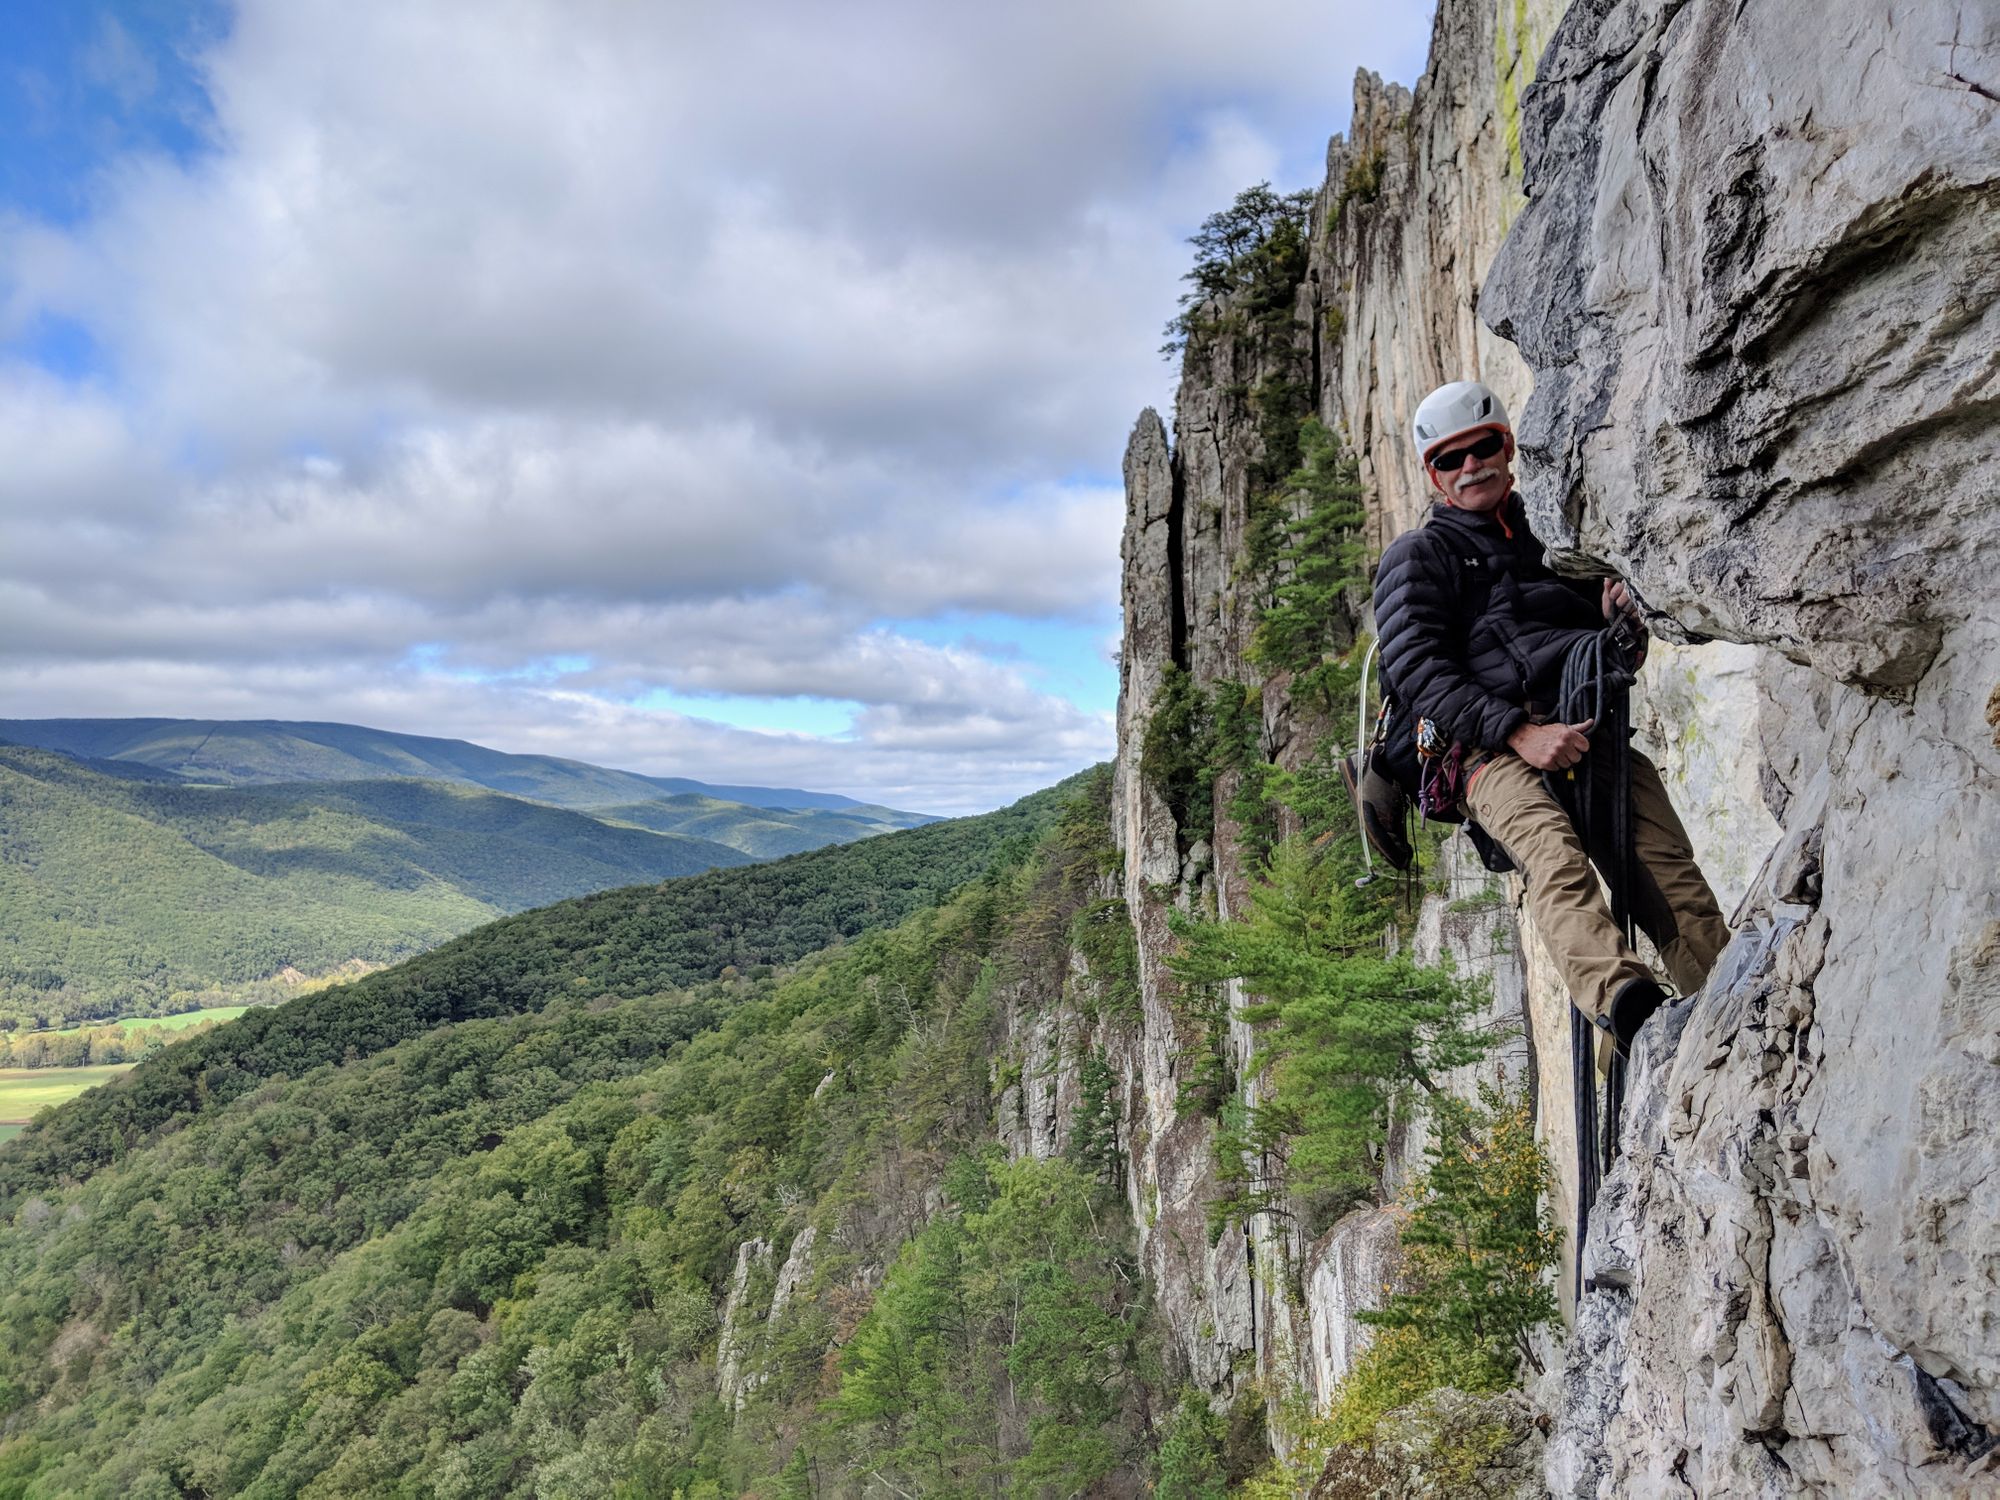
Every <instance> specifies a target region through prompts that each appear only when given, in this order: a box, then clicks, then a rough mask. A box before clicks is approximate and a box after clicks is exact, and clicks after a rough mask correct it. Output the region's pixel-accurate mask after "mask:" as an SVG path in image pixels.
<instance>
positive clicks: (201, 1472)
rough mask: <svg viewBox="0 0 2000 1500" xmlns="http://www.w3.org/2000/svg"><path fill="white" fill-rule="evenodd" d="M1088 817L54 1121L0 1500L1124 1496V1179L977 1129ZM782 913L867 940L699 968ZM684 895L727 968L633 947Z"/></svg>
mask: <svg viewBox="0 0 2000 1500" xmlns="http://www.w3.org/2000/svg"><path fill="white" fill-rule="evenodd" d="M1107 789H1108V777H1107V776H1106V775H1105V774H1104V773H1103V772H1099V773H1097V774H1096V775H1095V776H1094V777H1092V778H1091V779H1090V780H1089V782H1088V783H1087V785H1084V786H1078V785H1076V784H1071V785H1069V786H1067V787H1066V788H1065V789H1063V790H1062V791H1061V792H1058V793H1044V794H1040V795H1039V796H1037V797H1035V798H1031V799H1029V800H1028V801H1027V802H1025V803H1022V804H1018V805H1016V806H1015V807H1014V808H1011V809H1008V810H1007V811H1005V812H1003V813H999V814H994V815H991V816H989V817H987V818H983V819H968V820H964V821H963V822H960V823H956V824H940V825H936V826H934V827H930V828H925V829H921V830H916V831H913V832H911V833H906V834H899V835H893V836H890V837H887V838H884V839H880V840H876V841H872V842H870V843H867V844H859V845H853V846H848V847H844V848H840V849H834V850H827V851H822V852H820V853H817V854H812V855H806V856H802V857H800V858H797V859H793V860H788V861H785V862H783V863H780V864H777V865H771V866H760V867H756V868H754V869H748V870H741V871H731V872H726V873H718V874H714V875H709V876H704V877H699V878H698V879H696V880H693V881H682V882H677V883H675V884H673V885H669V886H665V887H661V888H658V889H656V890H653V891H647V892H618V893H614V894H612V895H609V896H599V897H593V898H588V899H586V900H584V901H580V902H573V903H569V904H567V905H565V906H563V907H559V908H555V909H553V910H552V911H548V912H536V913H531V914H529V915H528V916H525V917H521V918H516V919H513V920H512V921H509V922H506V923H500V924H496V925H495V926H493V927H489V928H486V929H483V930H482V931H481V932H479V933H475V934H472V935H470V936H469V937H467V938H464V939H461V940H460V941H458V942H457V943H454V944H452V945H451V946H450V947H449V948H447V949H445V950H442V951H440V952H439V953H436V954H432V955H429V956H427V957H426V958H424V959H420V960H418V961H416V962H415V963H412V964H410V965H406V966H404V968H402V969H399V970H396V971H392V972H390V973H387V974H383V975H379V976H374V977H372V978H371V979H369V980H366V981H363V982H362V983H360V984H356V985H352V986H347V987H345V988H343V989H340V990H336V991H331V992H328V993H326V994H324V995H321V996H316V997H313V998H311V999H309V1000H305V1001H301V1002H296V1003H295V1004H293V1005H291V1006H288V1007H286V1008H285V1009H283V1010H280V1011H275V1012H264V1013H259V1014H255V1015H253V1016H251V1017H248V1018H246V1019H245V1020H244V1021H241V1022H237V1023H235V1024H233V1025H231V1026H228V1027H225V1028H223V1029H221V1030H220V1031H217V1032H215V1033H213V1034H211V1035H209V1036H207V1037H203V1038H200V1039H198V1040H197V1041H195V1042H193V1043H190V1044H188V1045H187V1046H185V1047H176V1048H173V1049H170V1050H169V1051H168V1052H167V1053H166V1054H164V1055H163V1056H161V1057H160V1058H159V1059H156V1060H155V1061H154V1062H153V1063H149V1064H147V1065H145V1066H144V1067H142V1068H141V1069H139V1070H138V1072H137V1074H135V1075H134V1076H133V1077H132V1078H130V1079H128V1080H127V1081H126V1082H124V1083H123V1084H121V1085H119V1086H117V1087H114V1088H110V1089H106V1090H102V1091H99V1093H98V1094H96V1095H93V1096H89V1097H86V1098H85V1099H84V1100H82V1101H79V1102H78V1103H77V1104H75V1105H72V1106H71V1107H70V1108H68V1109H67V1110H65V1111H63V1112H61V1113H60V1114H58V1115H57V1116H56V1117H55V1119H54V1120H53V1121H51V1122H50V1123H49V1124H46V1125H44V1126H43V1127H41V1128H40V1129H38V1130H36V1131H34V1132H31V1134H30V1135H29V1136H28V1137H26V1138H24V1139H23V1140H22V1141H20V1142H17V1143H16V1144H15V1145H14V1146H12V1147H10V1148H7V1149H6V1150H4V1151H0V1164H4V1166H5V1168H6V1179H7V1186H6V1189H5V1198H4V1211H5V1212H6V1213H7V1214H8V1215H9V1216H10V1218H11V1222H12V1228H11V1229H10V1230H8V1231H7V1232H6V1233H5V1234H0V1287H4V1288H5V1290H4V1293H0V1340H4V1350H5V1357H4V1364H0V1412H4V1413H5V1415H4V1416H0V1495H14V1494H20V1495H25V1494H36V1495H44V1494H46V1495H54V1494H77V1495H104V1496H113V1495H116V1496H141V1497H151V1496H170V1495H185V1494H196V1493H199V1494H208V1495H218V1496H219V1495H228V1494H239V1493H256V1494H268V1495H288V1494H300V1493H311V1494H321V1495H349V1494H352V1495H358V1494H381V1493H389V1492H392V1491H398V1490H405V1489H406V1490H408V1491H409V1492H412V1493H429V1494H438V1495H454V1496H467V1497H471V1496H493V1495H503V1494H510V1493H511V1494H521V1495H528V1494H607V1495H608V1494H633V1495H639V1494H659V1495H666V1494H672V1493H678V1492H682V1491H685V1492H686V1493H689V1494H711V1495H713V1494H723V1493H729V1494H734V1493H740V1492H742V1491H743V1490H745V1489H746V1488H749V1487H753V1486H755V1487H762V1488H764V1490H765V1492H768V1493H774V1494H775V1493H797V1494H803V1493H807V1492H808V1480H807V1478H806V1476H807V1475H808V1474H809V1473H810V1474H812V1475H815V1476H817V1477H816V1478H815V1479H813V1480H812V1481H811V1482H810V1487H811V1488H813V1489H817V1490H819V1491H821V1492H833V1491H835V1490H839V1489H845V1488H858V1487H859V1482H860V1481H861V1480H862V1479H863V1478H865V1477H866V1476H868V1475H871V1474H891V1475H894V1476H896V1481H895V1482H896V1483H897V1484H898V1485H899V1487H902V1488H904V1489H905V1490H906V1491H913V1492H918V1493H944V1492H947V1491H957V1490H960V1489H966V1488H969V1487H970V1488H977V1489H979V1490H980V1491H981V1492H984V1491H985V1490H986V1489H988V1488H989V1487H991V1486H994V1485H997V1486H999V1487H1000V1488H1002V1489H1005V1488H1009V1487H1011V1486H1013V1485H1015V1484H1018V1485H1020V1486H1023V1487H1025V1488H1026V1489H1027V1490H1029V1491H1039V1490H1042V1489H1044V1488H1048V1489H1049V1490H1050V1491H1051V1492H1074V1491H1075V1490H1077V1489H1079V1488H1081V1487H1084V1486H1086V1485H1089V1484H1092V1483H1095V1482H1098V1481H1100V1480H1104V1479H1107V1478H1109V1477H1111V1476H1114V1475H1118V1474H1124V1475H1125V1476H1126V1478H1127V1481H1128V1484H1129V1483H1130V1482H1132V1481H1135V1480H1136V1478H1137V1476H1138V1475H1139V1473H1140V1472H1141V1471H1142V1468H1143V1466H1144V1463H1145V1462H1146V1455H1147V1453H1148V1451H1149V1441H1150V1429H1151V1425H1152V1423H1153V1422H1154V1421H1155V1420H1156V1419H1157V1418H1159V1417H1160V1416H1162V1415H1163V1414H1162V1413H1160V1412H1159V1411H1158V1410H1157V1409H1156V1397H1155V1395H1154V1393H1153V1390H1152V1388H1151V1387H1149V1385H1148V1377H1149V1374H1157V1371H1156V1370H1155V1368H1154V1365H1153V1363H1152V1361H1153V1360H1154V1358H1155V1356H1154V1355H1153V1354H1152V1353H1151V1352H1149V1345H1148V1342H1147V1337H1146V1334H1147V1321H1146V1312H1145V1299H1144V1296H1143V1293H1142V1291H1141V1289H1140V1287H1139V1285H1138V1283H1137V1281H1136V1279H1135V1277H1134V1275H1133V1272H1132V1266H1131V1260H1130V1254H1131V1251H1130V1224H1129V1221H1128V1220H1127V1219H1126V1218H1125V1214H1124V1209H1123V1206H1122V1202H1121V1200H1120V1198H1119V1196H1118V1194H1117V1193H1116V1191H1115V1190H1114V1182H1115V1179H1116V1165H1115V1148H1114V1149H1110V1150H1107V1149H1106V1147H1105V1145H1104V1144H1103V1142H1101V1141H1097V1142H1096V1143H1095V1144H1093V1139H1091V1138H1084V1139H1081V1140H1080V1143H1079V1147H1078V1151H1077V1153H1076V1154H1075V1156H1074V1158H1073V1159H1072V1160H1068V1161H1063V1160H1055V1161H1042V1162H1034V1161H1029V1162H1020V1163H1016V1164H1013V1165H1009V1164H1008V1163H1007V1162H1006V1160H1005V1156H1004V1153H1000V1152H998V1151H997V1150H996V1149H995V1148H994V1147H993V1145H992V1144H991V1142H992V1133H993V1111H994V1103H993V1100H994V1087H995V1085H994V1078H993V1075H992V1071H991V1052H992V1046H993V1039H994V1034H995V1029H996V1025H997V1013H996V1003H997V1002H996V995H997V994H999V993H1001V992H1003V990H1004V988H1005V987H1006V986H1009V985H1019V984H1021V983H1023V982H1024V981H1027V980H1030V979H1032V980H1033V982H1035V983H1036V984H1038V985H1040V986H1043V987H1045V988H1047V987H1051V986H1052V987H1053V990H1054V991H1056V992H1060V991H1061V990H1062V988H1063V985H1064V975H1065V974H1066V973H1067V972H1068V970H1069V963H1070V959H1069V953H1070V949H1069V946H1068V943H1069V933H1070V930H1071V927H1072V923H1073V920H1074V918H1075V915H1076V914H1077V913H1078V912H1079V911H1083V910H1085V909H1087V908H1090V907H1092V906H1094V905H1095V903H1096V898H1097V896H1098V894H1099V890H1100V887H1101V883H1102V881H1103V879H1104V875H1105V871H1106V868H1107V865H1108V863H1109V855H1108V827H1107V823H1106V800H1107ZM1079 794H1081V795H1079ZM1065 801H1066V805H1067V807H1068V814H1067V816H1066V818H1064V819H1063V821H1062V823H1061V824H1060V826H1056V825H1057V818H1058V815H1059V814H1060V813H1061V812H1062V810H1063V807H1064V805H1065ZM941 885H948V886H956V887H960V888H961V889H959V891H958V894H957V895H956V896H954V897H952V898H951V899H949V900H947V901H945V902H944V904H942V905H937V904H934V903H935V902H936V900H937V897H938V896H939V895H940V894H941V892H940V890H939V887H940V886H941ZM694 887H703V888H705V889H704V890H703V892H702V895H703V897H704V899H702V900H698V901H692V902H690V901H686V900H680V899H677V897H679V896H680V895H681V894H682V893H686V892H688V891H690V889H691V888H694ZM773 897H780V898H781V899H776V900H774V899H772V898H773ZM649 907H651V908H657V909H655V910H648V909H647V908H649ZM788 909H789V910H792V911H799V912H815V913H817V915H816V916H812V917H804V918H802V920H803V921H806V922H811V921H819V922H822V923H826V924H831V925H833V926H834V927H836V928H839V929H843V930H845V931H846V932H848V933H850V934H852V933H854V932H858V931H859V929H860V928H861V927H865V926H874V927H876V929H877V930H875V931H873V932H872V933H868V934H865V935H861V936H859V937H858V938H857V940H856V941H853V942H851V943H849V944H847V945H845V946H836V947H834V948H832V949H829V950H827V951H825V952H823V953H820V954H818V955H815V956H813V957H811V958H809V959H807V960H806V961H805V962H803V963H800V964H799V965H798V966H797V967H795V968H793V969H790V970H789V971H785V972H773V971H771V970H769V969H763V968H759V969H755V970H749V971H745V970H743V969H741V968H730V969H728V970H727V971H726V974H725V976H724V977H719V978H718V977H713V976H714V974H715V973H716V971H718V970H720V969H721V968H722V965H721V963H720V962H719V961H720V960H722V959H724V958H727V957H732V956H733V957H737V958H741V959H746V960H747V959H752V958H755V957H764V958H791V957H796V956H797V955H796V954H795V953H794V952H793V950H794V949H795V948H796V946H797V944H799V943H801V942H804V941H808V940H809V939H808V938H807V937H806V935H805V934H806V932H807V931H808V929H807V928H806V927H804V926H787V925H778V924H773V923H770V922H768V921H765V920H762V918H764V917H765V916H767V915H768V914H771V913H775V912H780V911H785V910H788ZM700 910H706V911H707V912H709V913H710V914H712V915H713V916H714V917H716V918H717V919H720V920H719V921H718V925H726V926H729V927H732V928H734V929H735V931H734V936H733V939H732V941H731V942H730V943H729V944H728V945H727V946H726V947H725V946H716V947H712V948H710V949H709V950H708V951H707V952H706V953H705V954H703V955H701V956H696V955H694V954H692V953H688V952H684V951H679V950H676V949H674V948H672V947H671V945H668V946H665V947H663V946H661V945H660V943H659V939H661V938H662V937H665V936H667V935H669V934H671V933H672V932H674V931H676V930H678V929H679V928H680V927H681V926H682V924H684V923H685V922H686V921H687V920H688V919H689V918H690V917H691V916H693V914H694V913H696V912H697V911H700ZM912 912H914V915H911V914H910V913H912ZM898 918H901V919H902V921H901V925H900V926H896V927H894V928H893V929H890V930H882V927H881V924H883V923H885V922H891V921H895V920H896V919H898ZM704 971H706V972H704ZM1080 998H1081V999H1082V1000H1083V1001H1084V1002H1085V1003H1089V996H1088V994H1085V995H1083V996H1082V997H1080ZM181 1088H185V1090H186V1092H184V1093H182V1094H181V1095H180V1097H179V1098H178V1099H177V1100H175V1101H173V1102H174V1103H176V1104H177V1105H178V1106H179V1107H178V1109H177V1110H175V1111H174V1112H173V1113H172V1115H171V1118H170V1116H169V1114H168V1113H167V1111H166V1110H165V1109H164V1108H163V1106H165V1105H166V1104H167V1103H168V1099H169V1096H170V1095H171V1094H173V1093H174V1091H175V1090H176V1089H181ZM169 1125H170V1128H168V1129H164V1130H162V1129H160V1127H162V1126H169ZM79 1177H81V1178H85V1179H87V1180H85V1181H83V1182H82V1184H81V1185H80V1186H68V1185H65V1184H68V1183H71V1182H74V1181H75V1179H77V1178H79ZM746 1244H750V1245H760V1246H761V1247H762V1249H761V1250H759V1251H756V1252H754V1253H746V1252H742V1251H739V1248H738V1247H739V1246H744V1245H746ZM815 1246H817V1249H816V1250H815V1248H814V1247H815ZM899 1247H900V1248H899ZM781 1260H782V1262H783V1266H784V1268H785V1269H784V1270H783V1272H782V1273H780V1271H779V1263H780V1261H781ZM871 1268H874V1269H873V1270H872V1271H871ZM883 1273H886V1281H885V1282H883V1284H882V1285H881V1288H880V1290H879V1293H873V1292H871V1290H870V1288H871V1287H872V1286H873V1285H874V1278H875V1277H876V1276H878V1275H881V1274H883ZM780 1274H782V1275H783V1276H785V1277H787V1278H789V1283H790V1284H789V1286H788V1288H787V1293H786V1297H785V1298H784V1299H783V1301H782V1305H781V1306H778V1307H776V1308H774V1309H773V1310H772V1312H771V1314H770V1316H769V1317H768V1319H759V1320H758V1321H757V1323H756V1324H755V1325H754V1326H752V1325H751V1324H749V1323H748V1322H747V1321H746V1319H745V1317H743V1316H738V1317H737V1318H736V1319H735V1321H734V1322H729V1321H727V1319H726V1315H727V1314H728V1313H729V1312H730V1310H731V1306H732V1305H733V1303H732V1299H731V1298H730V1293H731V1291H732V1289H734V1290H735V1291H736V1292H737V1293H738V1297H737V1299H735V1300H737V1301H740V1300H742V1293H743V1291H744V1288H745V1285H746V1283H748V1282H755V1281H762V1282H764V1284H765V1285H766V1286H767V1287H768V1285H769V1281H768V1278H770V1277H772V1276H774V1275H780ZM765 1301H766V1302H769V1301H770V1298H769V1297H768V1296H766V1297H765ZM946 1308H949V1309H950V1317H949V1319H947V1320H946V1321H945V1322H940V1314H941V1313H942V1312H943V1311H944V1310H945V1309H946Z"/></svg>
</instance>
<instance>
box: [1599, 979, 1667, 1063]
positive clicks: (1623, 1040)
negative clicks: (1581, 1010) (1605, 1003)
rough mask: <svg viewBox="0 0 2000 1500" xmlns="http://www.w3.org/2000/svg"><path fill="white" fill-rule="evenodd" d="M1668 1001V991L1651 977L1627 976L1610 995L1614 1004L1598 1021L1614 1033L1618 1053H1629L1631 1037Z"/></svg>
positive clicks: (1621, 1055)
mask: <svg viewBox="0 0 2000 1500" xmlns="http://www.w3.org/2000/svg"><path fill="white" fill-rule="evenodd" d="M1666 1003H1667V992H1666V991H1665V990H1663V989H1661V988H1660V987H1659V985H1657V984H1655V983H1654V982H1653V981H1652V980H1650V979H1628V980H1626V981H1625V982H1624V983H1623V984H1621V985H1620V986H1618V991H1617V993H1616V994H1614V995H1613V996H1612V997H1611V1007H1610V1009H1608V1010H1607V1011H1605V1013H1604V1014H1603V1015H1601V1016H1599V1017H1598V1018H1597V1024H1598V1025H1599V1026H1601V1027H1603V1028H1604V1029H1605V1030H1606V1031H1608V1032H1610V1033H1611V1036H1612V1040H1613V1041H1614V1042H1615V1043H1616V1044H1617V1047H1618V1055H1619V1056H1620V1057H1629V1056H1631V1053H1632V1039H1633V1038H1634V1037H1636V1036H1637V1035H1638V1034H1639V1028H1640V1027H1641V1026H1644V1025H1645V1024H1646V1022H1647V1020H1648V1018H1650V1017H1651V1016H1652V1014H1653V1012H1654V1011H1656V1010H1658V1009H1659V1008H1660V1007H1661V1006H1662V1005H1665V1004H1666Z"/></svg>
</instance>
